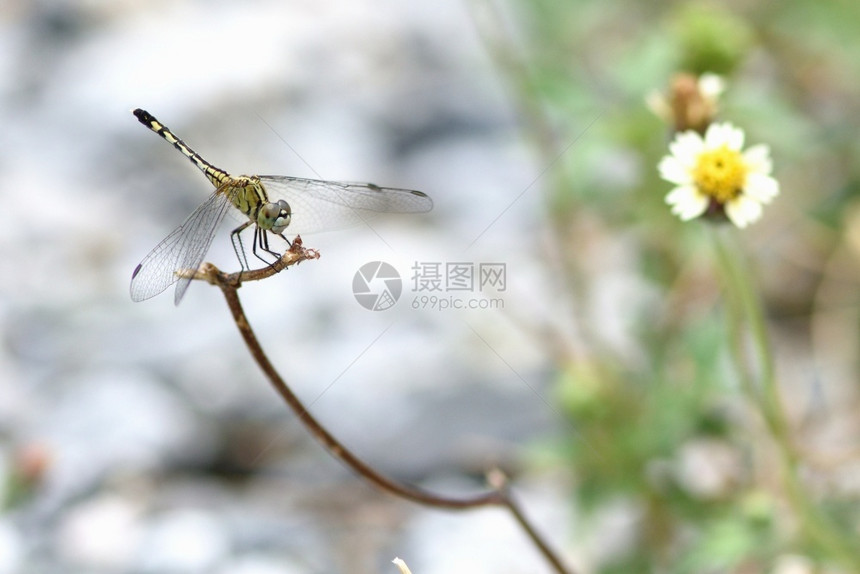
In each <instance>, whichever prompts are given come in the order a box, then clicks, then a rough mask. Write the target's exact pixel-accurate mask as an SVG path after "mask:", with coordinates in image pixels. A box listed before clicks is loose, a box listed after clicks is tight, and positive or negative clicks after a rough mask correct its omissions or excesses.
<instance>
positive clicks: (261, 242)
mask: <svg viewBox="0 0 860 574" xmlns="http://www.w3.org/2000/svg"><path fill="white" fill-rule="evenodd" d="M258 246H259V248H260V249H261V250H263V251H265V252H266V253H268V254H269V255H271V256H272V257H274V258H275V261H277V260H278V259H280V258H281V255H280V253H277V252H276V251H272V250H271V249H269V236H268V235H266V231H265V230H263V229H260V228H259V227H257V228H255V229H254V247H253V249H252V251H253V252H254V255H255V256H256V257H257V259H259V260H260V261H262V262H263V263H265V264H266V265H269V266H271V265H274V264H275V263H274V262H271V263H270V262H268V261H266V260H265V259H264V258H263V257H262V256H261V255H260V254H259V253H257V247H258Z"/></svg>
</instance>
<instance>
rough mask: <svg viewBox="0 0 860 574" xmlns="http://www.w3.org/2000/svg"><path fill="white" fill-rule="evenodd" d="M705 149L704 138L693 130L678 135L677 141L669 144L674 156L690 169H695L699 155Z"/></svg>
mask: <svg viewBox="0 0 860 574" xmlns="http://www.w3.org/2000/svg"><path fill="white" fill-rule="evenodd" d="M704 148H705V142H704V141H702V136H700V135H699V134H697V133H696V132H694V131H692V130H689V131H686V132H682V133H679V134H677V135H676V136H675V140H674V141H673V142H672V143H670V144H669V151H670V152H671V153H672V155H673V156H675V158H676V159H677V160H678V161H679V162H681V165H683V166H685V167H687V168H688V169H692V168H693V167H695V165H696V162H697V161H698V158H699V154H700V153H702V150H703V149H704Z"/></svg>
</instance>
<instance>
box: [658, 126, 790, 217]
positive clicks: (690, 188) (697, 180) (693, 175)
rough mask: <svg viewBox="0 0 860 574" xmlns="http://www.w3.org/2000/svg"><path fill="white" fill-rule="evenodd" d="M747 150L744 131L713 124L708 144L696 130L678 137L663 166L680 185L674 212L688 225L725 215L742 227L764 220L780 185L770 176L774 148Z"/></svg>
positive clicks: (671, 198)
mask: <svg viewBox="0 0 860 574" xmlns="http://www.w3.org/2000/svg"><path fill="white" fill-rule="evenodd" d="M743 145H744V132H743V130H741V129H739V128H736V127H734V126H733V125H732V124H729V123H722V124H711V125H710V126H709V127H708V131H707V132H706V133H705V137H704V139H703V138H702V136H700V135H699V134H698V133H696V132H694V131H686V132H683V133H679V134H677V135H676V136H675V140H674V141H673V142H672V143H671V144H669V151H670V152H671V154H670V155H667V156H666V157H664V158H663V159H662V160H661V161H660V164H659V166H658V169H659V171H660V176H661V177H662V178H663V179H665V180H666V181H669V182H671V183H674V184H675V185H676V186H677V187H676V188H675V189H673V190H672V191H670V192H669V194H668V195H667V196H666V203H668V204H669V205H671V206H672V213H674V214H675V215H677V216H678V217H680V218H681V219H682V220H684V221H687V220H690V219H693V218H695V217H699V216H700V215H702V214H703V213H705V212H706V211H709V210H710V211H712V212H716V213H719V212H721V211H722V212H725V214H726V216H727V217H728V218H729V219H730V220H731V222H732V223H734V224H735V225H737V226H738V227H746V226H747V225H749V224H750V223H752V222H754V221H756V220H757V219H758V218H759V217H761V211H762V205H763V204H765V203H769V202H770V201H771V200H772V199H773V198H774V197H776V196H777V194H779V183H778V182H777V181H776V180H775V179H774V178H772V177H771V176H770V173H771V168H772V166H771V161H770V149H769V148H768V147H767V146H766V145H762V144H760V145H756V146H753V147H751V148H749V149H748V150H746V151H745V152H741V149H742V148H743Z"/></svg>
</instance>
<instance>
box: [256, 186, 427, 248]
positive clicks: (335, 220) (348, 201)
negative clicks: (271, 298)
mask: <svg viewBox="0 0 860 574" xmlns="http://www.w3.org/2000/svg"><path fill="white" fill-rule="evenodd" d="M260 181H261V182H262V183H263V186H264V187H265V188H266V192H267V193H268V195H269V201H273V202H274V201H278V200H280V199H284V200H286V201H287V203H289V204H290V207H291V209H292V217H291V220H290V226H289V227H288V228H287V231H286V233H289V234H290V235H300V234H305V233H315V232H318V231H329V230H333V229H343V228H345V227H351V226H354V225H360V224H362V223H366V222H368V221H370V220H371V219H373V217H374V216H376V215H377V214H380V213H423V212H426V211H430V210H431V209H433V200H432V199H430V197H428V196H427V195H426V194H425V193H422V192H420V191H414V190H411V189H399V188H394V187H380V186H378V185H374V184H372V183H348V182H337V181H322V180H318V179H304V178H300V177H285V176H271V175H264V176H260Z"/></svg>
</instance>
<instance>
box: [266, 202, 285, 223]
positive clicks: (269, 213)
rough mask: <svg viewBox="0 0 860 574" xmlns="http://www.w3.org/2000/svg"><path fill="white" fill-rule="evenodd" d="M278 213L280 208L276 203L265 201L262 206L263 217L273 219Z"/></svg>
mask: <svg viewBox="0 0 860 574" xmlns="http://www.w3.org/2000/svg"><path fill="white" fill-rule="evenodd" d="M280 213H281V209H280V207H279V206H278V205H277V204H276V203H267V204H266V205H264V206H263V217H264V218H265V219H269V220H274V219H275V218H276V217H278V215H279V214H280Z"/></svg>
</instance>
